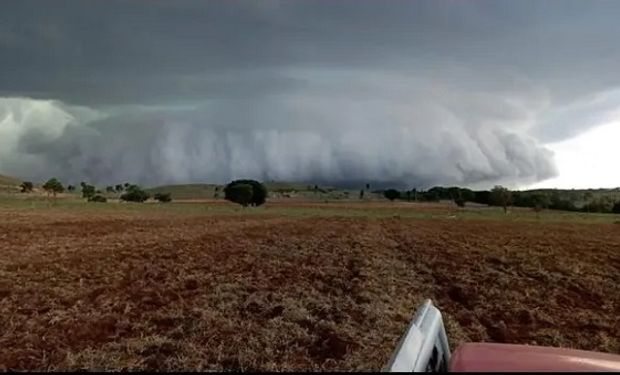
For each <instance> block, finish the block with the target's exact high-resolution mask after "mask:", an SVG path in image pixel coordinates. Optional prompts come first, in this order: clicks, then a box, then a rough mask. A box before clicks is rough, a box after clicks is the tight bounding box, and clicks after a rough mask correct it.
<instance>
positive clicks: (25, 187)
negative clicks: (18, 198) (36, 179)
mask: <svg viewBox="0 0 620 375" xmlns="http://www.w3.org/2000/svg"><path fill="white" fill-rule="evenodd" d="M19 187H20V188H21V189H22V193H31V192H32V189H33V188H34V185H33V184H32V182H30V181H24V182H22V184H21V185H19Z"/></svg>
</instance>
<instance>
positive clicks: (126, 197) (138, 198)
mask: <svg viewBox="0 0 620 375" xmlns="http://www.w3.org/2000/svg"><path fill="white" fill-rule="evenodd" d="M150 197H151V196H150V194H149V193H147V192H146V191H144V190H143V189H142V188H140V186H138V185H129V186H128V187H127V188H126V189H125V193H124V194H123V195H121V200H123V201H126V202H138V203H142V202H145V201H146V200H148V199H149V198H150Z"/></svg>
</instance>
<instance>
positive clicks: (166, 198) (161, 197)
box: [153, 193, 172, 203]
mask: <svg viewBox="0 0 620 375" xmlns="http://www.w3.org/2000/svg"><path fill="white" fill-rule="evenodd" d="M153 198H155V200H157V201H159V202H161V203H168V202H171V201H172V196H171V195H170V193H155V195H154V196H153Z"/></svg>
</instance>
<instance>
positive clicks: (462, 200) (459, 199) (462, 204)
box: [454, 196, 467, 207]
mask: <svg viewBox="0 0 620 375" xmlns="http://www.w3.org/2000/svg"><path fill="white" fill-rule="evenodd" d="M465 202H467V201H466V200H465V198H463V197H462V196H458V197H456V198H454V203H455V204H456V205H457V206H459V207H465Z"/></svg>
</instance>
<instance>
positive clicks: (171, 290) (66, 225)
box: [0, 204, 620, 370]
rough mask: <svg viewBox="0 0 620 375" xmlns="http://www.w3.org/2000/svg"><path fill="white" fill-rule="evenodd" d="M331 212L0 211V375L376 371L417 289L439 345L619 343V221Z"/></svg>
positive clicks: (617, 348) (594, 346)
mask: <svg viewBox="0 0 620 375" xmlns="http://www.w3.org/2000/svg"><path fill="white" fill-rule="evenodd" d="M109 205H110V204H109ZM330 207H333V206H330ZM411 207H412V208H407V209H409V210H416V209H421V210H425V209H428V207H426V208H425V207H423V206H419V207H418V206H416V205H412V206H411ZM291 209H293V208H291ZM294 209H296V210H303V209H305V208H304V207H297V208H294ZM340 209H341V210H342V211H343V212H344V211H347V210H358V211H360V213H358V214H356V215H354V216H346V215H344V216H343V215H339V214H337V213H334V212H336V211H329V212H328V213H327V214H323V215H313V214H310V215H297V214H294V215H293V214H291V215H286V214H282V212H284V211H283V210H286V208H285V207H279V208H278V210H280V211H278V212H276V213H269V210H266V211H265V213H262V214H260V215H258V214H254V213H251V210H247V212H248V213H244V212H243V211H242V212H241V213H239V212H238V211H235V212H232V211H231V212H228V211H226V210H222V211H221V212H220V211H216V212H211V213H209V212H207V211H205V212H187V213H184V212H182V211H177V210H172V209H171V210H124V209H119V210H114V209H106V210H65V209H63V208H51V209H45V210H33V209H22V208H20V209H17V208H8V207H5V208H0V369H15V370H25V369H31V370H34V369H36V370H51V369H89V370H106V369H128V370H136V369H142V370H146V369H160V370H162V369H167V370H210V369H213V370H293V369H337V370H351V369H358V370H372V369H380V368H381V367H383V366H384V365H385V363H386V362H387V361H388V359H389V358H390V355H391V354H392V351H393V350H394V348H395V346H396V344H397V342H398V340H399V337H400V335H401V334H402V333H403V332H404V330H405V328H406V326H407V324H408V323H409V321H410V319H411V318H412V315H413V313H414V310H415V308H416V307H417V306H418V305H419V304H420V303H421V302H422V301H423V300H424V299H425V298H431V299H433V300H434V302H435V303H436V304H437V305H438V306H439V307H440V308H441V309H442V311H444V316H445V319H446V320H447V326H448V331H449V332H448V335H449V336H450V339H451V344H452V345H453V346H454V345H458V343H460V342H462V341H472V340H473V341H493V342H506V343H528V344H539V345H552V346H563V347H573V348H580V349H588V350H599V351H604V352H611V353H618V352H620V313H619V311H620V225H618V224H611V223H610V224H602V223H587V224H586V223H577V222H569V221H567V222H546V221H544V220H535V219H533V220H522V221H507V220H474V219H467V220H465V219H460V218H458V217H456V218H455V217H453V216H447V215H444V217H443V218H442V217H433V218H421V217H406V215H400V214H399V216H395V217H392V216H387V217H386V216H383V217H381V216H376V215H371V214H369V215H364V207H362V206H359V205H358V206H357V207H355V208H347V207H342V208H340ZM399 210H401V211H399V212H401V213H402V212H404V211H402V210H405V209H404V208H399ZM532 215H533V214H532Z"/></svg>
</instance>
